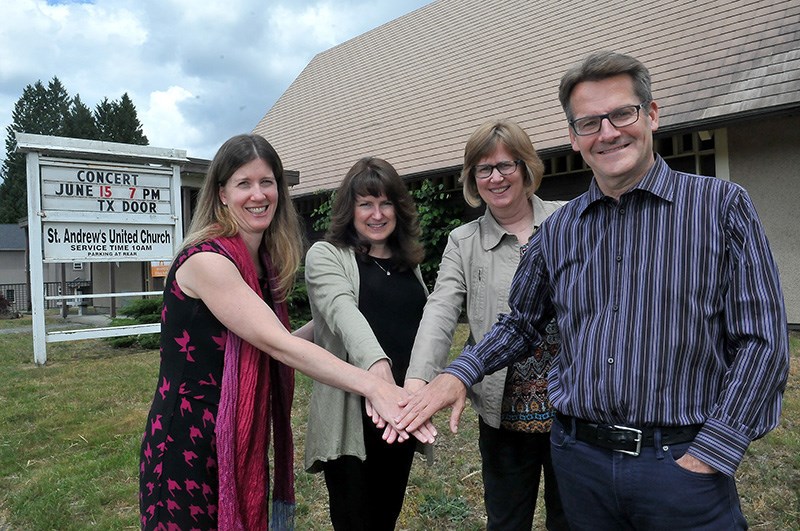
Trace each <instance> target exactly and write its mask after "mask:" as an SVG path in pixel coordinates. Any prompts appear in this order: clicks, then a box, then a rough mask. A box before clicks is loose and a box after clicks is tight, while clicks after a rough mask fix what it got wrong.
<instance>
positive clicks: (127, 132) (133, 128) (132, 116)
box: [114, 92, 148, 146]
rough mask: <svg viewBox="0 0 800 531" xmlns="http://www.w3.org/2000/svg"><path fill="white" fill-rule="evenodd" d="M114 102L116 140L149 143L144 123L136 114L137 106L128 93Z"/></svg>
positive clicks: (138, 143)
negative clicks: (143, 129) (143, 128)
mask: <svg viewBox="0 0 800 531" xmlns="http://www.w3.org/2000/svg"><path fill="white" fill-rule="evenodd" d="M114 103H115V105H114V133H115V141H116V142H125V143H128V144H137V145H140V146H146V145H147V144H148V141H147V137H146V136H145V135H144V131H142V124H141V123H140V122H139V117H138V116H137V115H136V106H134V104H133V101H131V98H130V97H129V96H128V93H127V92H126V93H125V94H123V95H122V97H121V98H120V99H119V102H114Z"/></svg>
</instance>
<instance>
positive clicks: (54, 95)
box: [0, 77, 69, 223]
mask: <svg viewBox="0 0 800 531" xmlns="http://www.w3.org/2000/svg"><path fill="white" fill-rule="evenodd" d="M68 109H69V95H68V94H67V91H66V89H64V85H62V84H61V81H59V80H58V78H57V77H54V78H53V80H52V81H50V83H48V85H47V88H45V86H44V85H43V84H42V82H41V81H37V82H36V83H34V84H33V85H28V86H27V87H25V89H24V90H23V91H22V97H21V98H20V99H19V100H18V101H17V103H16V104H15V105H14V110H13V111H12V113H11V118H12V120H13V122H12V124H11V125H10V126H8V127H7V128H6V131H7V133H8V135H7V137H6V159H5V160H4V161H3V166H2V168H0V176H2V178H3V182H2V184H0V223H17V222H18V221H19V219H20V218H24V217H25V216H26V215H27V212H28V204H27V203H28V201H27V196H28V192H27V190H28V189H27V186H28V185H27V178H26V170H25V155H24V154H23V153H18V152H17V140H16V136H15V132H16V131H25V132H26V133H35V134H40V135H59V134H61V131H62V128H63V125H64V117H65V116H66V114H67V112H68Z"/></svg>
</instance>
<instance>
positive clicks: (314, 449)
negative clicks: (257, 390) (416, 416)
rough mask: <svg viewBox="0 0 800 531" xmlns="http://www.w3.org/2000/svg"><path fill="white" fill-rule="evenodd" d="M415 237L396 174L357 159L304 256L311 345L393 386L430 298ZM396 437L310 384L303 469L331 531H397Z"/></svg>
mask: <svg viewBox="0 0 800 531" xmlns="http://www.w3.org/2000/svg"><path fill="white" fill-rule="evenodd" d="M419 233H420V231H419V223H418V222H417V214H416V208H415V206H414V202H413V200H412V198H411V195H410V194H409V192H408V190H407V188H406V186H405V184H404V183H403V181H402V179H401V178H400V177H399V175H398V174H397V172H396V171H395V169H394V168H393V167H392V166H391V164H389V163H388V162H386V161H385V160H382V159H379V158H374V157H370V158H364V159H361V160H359V161H358V162H356V164H355V165H354V166H353V167H352V168H351V169H350V171H349V172H348V173H347V175H346V177H345V178H344V181H343V182H342V184H341V186H340V187H339V189H338V190H337V191H336V195H335V200H334V205H333V210H332V219H331V226H330V229H329V230H328V232H327V234H326V235H325V240H324V241H320V242H317V243H315V244H314V245H313V246H312V247H311V249H310V250H309V251H308V254H307V255H306V267H305V274H306V284H307V287H308V296H309V300H310V302H311V313H312V315H313V318H314V335H315V342H316V343H317V344H319V345H321V346H323V347H324V348H326V349H327V350H329V351H331V352H333V353H334V354H336V355H337V356H339V357H340V358H341V359H343V360H345V361H347V362H348V363H350V364H352V365H355V366H356V367H360V368H363V369H365V370H368V371H370V372H372V373H375V374H377V375H379V376H380V377H381V378H383V379H385V380H387V381H390V382H394V383H396V384H397V385H402V384H403V381H404V379H405V373H406V368H407V367H408V361H409V358H410V355H411V347H412V345H413V343H414V336H415V335H416V332H417V327H418V325H419V322H420V319H421V318H422V309H423V307H424V306H425V300H426V297H427V294H428V292H427V288H426V287H425V285H424V283H423V282H422V276H421V274H420V270H419V263H420V262H421V261H422V259H423V256H424V251H423V248H422V245H421V244H420V243H419ZM431 428H432V426H431ZM396 435H397V434H396V433H394V432H392V430H391V429H388V430H387V431H386V432H384V430H382V429H380V428H377V427H376V426H375V425H374V424H373V421H372V418H371V407H370V405H369V403H364V401H363V400H362V399H361V397H360V396H359V395H356V394H354V393H347V392H344V391H342V390H340V389H337V388H335V387H331V386H328V385H325V384H321V383H318V382H315V383H314V391H313V394H312V397H311V405H310V412H309V420H308V433H307V436H306V441H305V446H306V455H305V465H306V468H307V469H308V471H310V472H319V471H322V472H323V473H324V475H325V483H326V485H327V488H328V494H329V498H330V516H331V522H332V523H333V527H334V529H336V530H347V531H354V530H360V529H363V530H369V531H376V530H378V531H380V530H392V529H394V527H395V523H396V521H397V518H398V516H399V514H400V509H401V508H402V504H403V498H404V496H405V488H406V483H407V482H408V475H409V472H410V470H411V463H412V459H413V454H414V449H415V445H416V444H415V442H414V440H413V439H409V440H406V441H403V442H399V441H396V442H394V443H392V444H390V442H389V441H393V440H394V439H395V438H396ZM384 439H386V440H384Z"/></svg>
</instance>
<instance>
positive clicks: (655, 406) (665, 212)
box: [446, 157, 789, 475]
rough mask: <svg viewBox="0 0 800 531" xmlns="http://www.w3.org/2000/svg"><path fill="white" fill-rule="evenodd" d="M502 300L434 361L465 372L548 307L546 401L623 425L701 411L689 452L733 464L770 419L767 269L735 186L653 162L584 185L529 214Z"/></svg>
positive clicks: (487, 361)
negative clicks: (608, 188)
mask: <svg viewBox="0 0 800 531" xmlns="http://www.w3.org/2000/svg"><path fill="white" fill-rule="evenodd" d="M509 304H510V308H511V313H510V314H508V315H503V316H501V318H500V320H499V322H498V323H497V324H496V325H495V326H494V328H492V330H491V331H490V332H489V333H488V334H487V335H486V336H485V337H484V338H483V340H482V341H481V342H480V343H479V344H477V345H475V346H473V347H467V348H465V349H464V352H463V353H462V354H461V355H460V356H459V357H458V358H457V359H456V360H455V361H453V363H452V364H451V365H450V366H449V367H448V368H447V369H446V372H448V373H450V374H453V375H455V376H456V377H458V378H459V379H460V380H461V381H462V382H464V384H465V385H467V386H470V385H472V384H473V383H475V382H476V381H479V380H480V379H481V378H482V377H483V375H485V374H488V373H491V372H494V371H496V370H497V369H499V368H502V367H504V366H506V365H509V364H510V363H512V362H513V361H514V360H515V359H517V358H518V357H521V356H524V355H526V354H528V353H530V351H531V350H530V349H529V345H530V344H531V343H533V342H538V341H539V339H540V337H541V334H542V333H543V332H544V329H545V326H546V325H547V322H548V321H549V320H550V318H551V317H552V316H553V314H554V313H555V315H556V316H557V319H558V326H559V329H560V330H561V336H562V341H563V343H562V347H561V352H560V353H559V355H558V357H557V358H556V360H555V362H554V364H553V368H552V369H551V372H550V375H549V385H548V390H549V393H550V400H551V402H552V404H553V406H555V408H556V409H557V410H558V411H560V412H562V413H564V414H567V415H572V416H575V417H579V418H582V419H586V420H589V421H592V422H599V423H609V424H624V425H627V426H680V425H687V424H703V429H702V430H701V432H700V433H699V435H698V436H697V438H696V439H695V441H694V443H693V444H692V445H691V447H690V448H689V453H690V454H692V455H693V456H694V457H696V458H698V459H700V460H701V461H703V462H705V463H706V464H708V465H710V466H712V467H714V468H716V469H717V470H719V471H721V472H723V473H725V474H728V475H733V473H734V472H735V470H736V467H737V466H738V464H739V462H740V461H741V459H742V457H743V456H744V453H745V450H746V449H747V446H748V444H749V443H750V441H752V440H753V439H756V438H758V437H761V436H763V435H764V434H765V433H767V432H768V431H769V430H771V429H772V428H774V427H775V426H776V425H777V423H778V418H779V416H780V407H781V398H782V395H783V390H784V388H785V386H786V378H787V375H788V370H789V340H788V329H787V324H786V313H785V309H784V303H783V295H782V293H781V289H780V284H779V280H778V271H777V268H776V266H775V263H774V260H773V258H772V254H771V252H770V250H769V245H768V243H767V238H766V236H765V234H764V230H763V228H762V226H761V224H760V222H759V220H758V216H757V214H756V211H755V208H754V207H753V204H752V203H751V201H750V198H749V197H748V195H747V193H746V192H745V191H744V189H742V187H740V186H738V185H736V184H733V183H730V182H727V181H723V180H721V179H716V178H713V177H701V176H696V175H688V174H684V173H679V172H675V171H673V170H671V169H670V168H669V167H668V166H667V164H666V163H665V162H664V160H663V159H661V158H660V157H656V162H655V164H654V165H653V167H652V168H651V169H650V171H649V172H648V173H647V175H645V177H644V178H643V179H642V181H641V182H640V183H639V185H638V186H637V187H636V188H635V189H633V190H631V191H629V192H627V193H625V194H623V195H622V197H621V198H620V200H619V202H616V201H614V200H613V199H611V198H608V197H604V195H603V193H602V192H601V191H600V189H599V188H598V187H597V185H596V183H595V182H594V181H593V182H592V184H591V185H590V188H589V190H588V191H587V192H586V193H585V194H583V195H581V196H580V197H578V198H576V199H575V200H573V201H571V202H570V203H569V204H567V205H566V206H564V207H562V208H561V209H560V210H558V211H557V212H555V213H554V214H553V215H552V216H550V218H548V219H547V221H546V222H545V223H544V224H543V225H542V226H541V228H540V229H539V231H538V232H537V233H536V234H535V235H534V237H533V239H532V240H531V243H530V248H529V250H528V252H527V253H526V254H525V256H524V258H523V260H522V261H521V262H520V265H519V269H518V270H517V273H516V276H515V277H514V280H513V282H512V287H511V293H510V298H509Z"/></svg>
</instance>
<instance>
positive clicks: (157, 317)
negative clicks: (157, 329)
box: [106, 297, 164, 349]
mask: <svg viewBox="0 0 800 531" xmlns="http://www.w3.org/2000/svg"><path fill="white" fill-rule="evenodd" d="M163 304H164V300H163V298H162V297H157V298H153V299H136V300H134V301H131V302H129V303H128V304H126V305H125V306H123V307H122V308H121V309H120V311H119V313H120V314H121V315H124V316H125V317H117V318H115V319H113V320H112V321H111V326H125V325H136V324H151V323H158V322H160V321H161V307H162V305H163ZM106 342H108V343H109V344H110V345H111V346H112V347H114V348H144V349H153V348H158V347H159V342H160V338H159V335H158V334H137V335H132V336H120V337H109V338H106Z"/></svg>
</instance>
